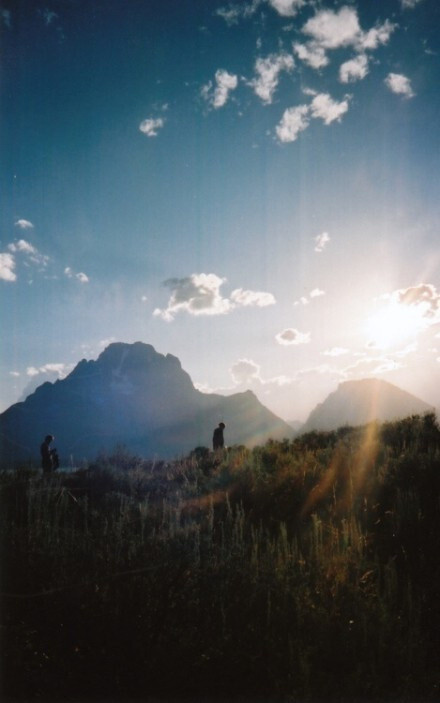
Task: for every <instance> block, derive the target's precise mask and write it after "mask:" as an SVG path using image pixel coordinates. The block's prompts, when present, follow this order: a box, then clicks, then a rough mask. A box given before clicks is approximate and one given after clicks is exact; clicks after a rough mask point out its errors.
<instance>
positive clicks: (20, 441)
mask: <svg viewBox="0 0 440 703" xmlns="http://www.w3.org/2000/svg"><path fill="white" fill-rule="evenodd" d="M220 421H224V422H225V424H226V429H225V443H226V444H227V445H232V444H246V445H249V446H252V445H255V444H259V443H262V442H264V441H266V440H267V439H268V438H269V437H272V438H273V439H282V438H283V437H291V436H292V429H291V428H290V427H289V425H287V423H285V422H284V421H283V420H281V419H280V418H278V417H277V416H276V415H274V414H273V413H272V412H271V411H270V410H268V409H267V408H266V407H264V406H263V405H262V404H261V403H260V402H259V400H258V399H257V397H256V396H255V395H254V394H253V393H252V392H251V391H247V392H245V393H236V394H234V395H231V396H228V397H225V396H221V395H217V394H204V393H201V392H200V391H198V390H196V388H195V387H194V385H193V383H192V381H191V378H190V377H189V375H188V374H187V373H186V371H184V370H183V369H182V367H181V364H180V361H179V360H178V359H177V358H176V357H175V356H172V355H171V354H167V355H166V356H164V355H162V354H159V353H157V352H156V351H155V349H154V348H153V347H152V346H151V345H149V344H143V343H142V342H136V343H135V344H123V343H115V344H110V345H109V346H108V347H107V348H106V349H105V350H104V351H103V352H102V354H101V355H100V356H99V358H98V359H97V360H96V361H86V360H85V359H83V360H82V361H80V362H79V364H78V365H77V366H76V367H75V368H74V369H73V371H72V372H71V373H70V374H69V375H68V376H67V377H66V378H65V379H63V380H58V381H56V382H55V383H48V382H47V383H44V384H43V385H42V386H40V387H39V388H37V389H36V391H35V392H34V393H32V394H31V395H30V396H28V398H26V400H25V401H24V402H21V403H16V404H14V405H12V406H11V407H10V408H8V409H7V410H6V411H5V412H3V413H2V414H1V415H0V458H1V461H2V463H4V462H5V461H13V460H17V459H26V458H37V457H38V452H39V446H40V443H41V442H42V440H43V438H44V436H45V435H46V434H53V435H54V436H55V443H54V445H56V447H57V449H58V451H59V454H60V457H61V461H62V462H65V461H69V460H70V456H73V461H74V462H78V461H79V460H81V459H82V458H92V457H94V456H96V454H97V453H98V452H100V451H101V450H104V451H112V450H113V449H114V447H115V446H116V445H117V444H124V445H125V446H126V447H127V448H128V449H129V450H130V451H133V452H136V453H138V454H140V455H141V456H144V457H153V456H158V457H163V458H170V457H175V456H178V455H182V454H184V453H186V452H188V451H190V450H191V449H193V448H195V447H196V446H199V445H202V446H210V445H211V438H212V433H213V430H214V427H216V426H217V425H218V423H219V422H220Z"/></svg>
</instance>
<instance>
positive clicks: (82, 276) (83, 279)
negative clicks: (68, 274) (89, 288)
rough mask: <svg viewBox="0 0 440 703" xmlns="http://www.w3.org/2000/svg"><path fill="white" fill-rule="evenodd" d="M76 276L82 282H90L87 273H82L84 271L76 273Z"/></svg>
mask: <svg viewBox="0 0 440 703" xmlns="http://www.w3.org/2000/svg"><path fill="white" fill-rule="evenodd" d="M75 277H76V278H77V279H78V281H80V283H88V282H89V277H88V276H86V274H85V273H82V271H80V272H79V273H76V274H75Z"/></svg>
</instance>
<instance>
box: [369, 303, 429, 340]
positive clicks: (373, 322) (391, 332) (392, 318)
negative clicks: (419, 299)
mask: <svg viewBox="0 0 440 703" xmlns="http://www.w3.org/2000/svg"><path fill="white" fill-rule="evenodd" d="M425 322H426V321H425V320H424V318H423V311H422V310H421V308H420V306H417V305H403V304H401V303H397V302H391V303H389V304H388V305H387V306H386V307H384V308H382V309H381V310H379V311H378V312H377V313H375V314H374V315H372V316H371V317H369V318H368V319H367V321H366V325H365V331H366V333H367V336H368V342H369V343H370V344H372V345H373V346H375V347H378V348H380V349H389V348H390V347H397V346H399V345H400V344H402V343H403V342H406V341H408V340H410V339H413V338H414V337H416V336H417V334H418V333H419V332H421V331H422V329H424V327H425V326H426V324H425Z"/></svg>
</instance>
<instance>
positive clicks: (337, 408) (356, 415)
mask: <svg viewBox="0 0 440 703" xmlns="http://www.w3.org/2000/svg"><path fill="white" fill-rule="evenodd" d="M433 410H434V408H433V407H432V406H430V405H428V404H427V403H425V402H424V401H423V400H420V398H417V397H416V396H414V395H411V393H407V392H406V391H403V390H402V389H401V388H398V387H397V386H394V385H393V384H391V383H387V382H386V381H381V380H379V379H377V378H372V379H370V378H366V379H363V380H361V381H346V382H344V383H341V384H339V386H338V388H337V389H336V390H335V391H334V392H333V393H330V395H329V396H327V398H326V399H325V400H324V402H323V403H320V404H319V405H317V406H316V408H315V409H314V410H312V412H311V413H310V415H309V417H308V419H307V421H306V422H305V424H304V425H303V426H302V428H301V433H304V432H310V431H311V430H334V429H337V428H338V427H342V426H343V425H352V426H356V425H364V424H366V423H368V422H371V421H372V420H379V421H386V420H397V419H399V418H403V417H408V416H409V415H417V414H418V415H420V414H423V413H426V412H432V411H433Z"/></svg>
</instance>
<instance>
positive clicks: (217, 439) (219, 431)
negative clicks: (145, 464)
mask: <svg viewBox="0 0 440 703" xmlns="http://www.w3.org/2000/svg"><path fill="white" fill-rule="evenodd" d="M225 427H226V425H225V423H224V422H220V423H219V426H218V427H216V428H215V430H214V434H213V435H212V448H213V450H214V451H216V449H223V447H224V446H225V440H224V437H223V430H224V429H225Z"/></svg>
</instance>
